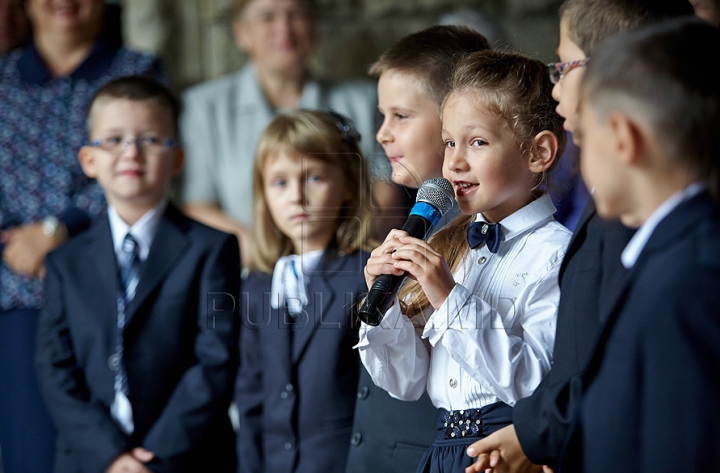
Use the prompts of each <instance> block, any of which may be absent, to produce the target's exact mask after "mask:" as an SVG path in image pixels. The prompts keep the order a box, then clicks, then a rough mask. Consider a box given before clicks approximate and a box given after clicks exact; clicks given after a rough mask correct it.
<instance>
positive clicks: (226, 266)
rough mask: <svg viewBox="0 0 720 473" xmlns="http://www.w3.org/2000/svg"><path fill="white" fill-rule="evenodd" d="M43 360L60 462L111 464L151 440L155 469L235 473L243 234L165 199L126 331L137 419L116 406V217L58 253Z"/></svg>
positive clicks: (49, 281)
mask: <svg viewBox="0 0 720 473" xmlns="http://www.w3.org/2000/svg"><path fill="white" fill-rule="evenodd" d="M45 266H46V268H47V276H46V278H45V287H46V303H45V306H44V307H43V309H42V312H41V316H40V320H39V324H38V338H37V340H38V342H37V354H36V368H37V374H38V379H39V382H40V387H41V390H42V393H43V396H44V399H45V402H46V404H47V407H48V410H49V412H50V414H51V416H52V418H53V420H54V421H55V424H56V426H57V428H58V432H59V440H58V451H57V454H56V460H55V461H56V466H55V471H56V472H58V473H66V472H67V473H71V472H72V473H75V472H93V473H95V472H97V473H100V472H104V471H105V470H106V468H107V467H108V466H109V465H110V463H111V462H112V461H113V460H114V459H115V458H116V457H117V456H118V455H120V454H121V453H123V452H125V451H128V450H129V449H131V448H133V447H136V446H142V447H144V448H146V449H148V450H150V451H152V452H154V453H155V455H156V457H157V459H156V460H154V461H153V462H152V463H150V464H148V467H149V468H150V469H151V470H153V471H157V472H197V471H220V472H230V471H234V469H235V457H234V448H233V445H234V435H233V431H232V426H231V424H230V421H229V418H228V415H227V410H228V406H229V404H230V401H231V397H232V387H233V380H234V377H235V373H236V370H237V363H238V356H237V335H238V326H239V318H238V317H237V308H236V307H235V306H236V304H235V303H234V301H233V299H235V301H237V298H238V296H239V287H240V258H239V252H238V243H237V239H236V238H235V237H234V236H231V235H227V234H225V233H221V232H218V231H216V230H213V229H211V228H208V227H206V226H204V225H202V224H200V223H197V222H195V221H194V220H191V219H189V218H187V217H186V216H184V215H183V214H182V213H180V211H179V210H177V209H176V208H175V207H174V206H172V204H170V205H168V207H167V210H166V211H165V213H164V215H163V217H162V220H161V222H160V225H159V226H158V230H157V234H156V236H155V239H154V240H153V244H152V247H151V248H150V253H149V255H148V258H147V260H146V261H145V263H144V264H143V267H142V269H141V273H140V280H139V282H138V286H137V289H136V293H135V297H134V299H133V300H132V302H131V303H130V304H129V305H128V307H127V314H126V325H125V329H124V331H123V339H124V357H123V360H124V364H125V367H126V370H127V378H128V384H129V391H130V392H129V399H130V402H131V403H132V406H133V420H134V423H135V430H134V432H133V434H132V435H131V436H126V435H124V434H123V433H122V432H121V431H120V429H119V428H118V427H117V425H116V424H115V422H114V421H113V419H112V418H111V416H110V413H109V409H110V405H111V404H112V402H113V399H114V396H115V392H114V382H115V373H114V371H113V370H112V369H111V367H110V366H109V359H110V357H111V356H112V355H113V354H114V353H115V351H116V334H117V296H118V279H117V277H118V276H117V273H118V265H117V259H116V256H115V251H114V249H113V241H112V236H111V233H110V224H109V222H108V219H107V218H103V219H101V220H99V221H98V222H96V224H95V225H94V226H93V227H91V228H90V229H89V230H88V231H86V232H84V233H81V234H80V235H78V236H77V237H75V238H73V239H71V240H70V241H68V242H67V243H66V244H65V245H63V246H61V247H60V248H58V249H57V250H56V251H54V252H53V253H51V254H49V255H48V257H47V259H46V261H45Z"/></svg>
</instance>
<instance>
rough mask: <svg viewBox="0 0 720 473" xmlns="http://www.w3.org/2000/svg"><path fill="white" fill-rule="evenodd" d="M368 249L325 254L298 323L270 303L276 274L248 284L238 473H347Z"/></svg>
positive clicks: (238, 388)
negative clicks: (357, 314) (359, 305)
mask: <svg viewBox="0 0 720 473" xmlns="http://www.w3.org/2000/svg"><path fill="white" fill-rule="evenodd" d="M368 257H369V254H368V253H366V252H363V251H357V252H355V253H352V254H350V255H345V256H335V255H334V253H333V252H332V251H331V250H328V251H326V252H325V254H324V255H323V258H322V259H321V261H320V263H319V265H318V267H317V269H316V270H315V271H313V272H312V273H311V274H310V279H309V283H308V295H309V297H308V298H309V302H308V304H307V305H306V306H305V307H304V309H303V313H302V314H301V315H300V317H299V319H298V322H297V323H295V324H293V319H292V318H291V317H290V316H289V315H288V313H287V311H286V310H285V309H281V310H278V309H272V308H271V306H270V289H271V282H272V275H269V274H262V273H251V274H250V275H249V276H248V278H247V279H246V280H245V281H244V282H243V294H242V302H241V310H240V313H241V328H240V370H239V372H238V377H237V381H236V385H235V402H236V404H237V406H238V411H239V415H240V425H239V430H238V439H237V455H238V465H239V466H238V471H239V472H253V473H258V472H280V471H282V472H285V473H289V472H298V473H311V472H312V473H316V472H323V473H332V472H337V473H343V472H344V471H345V462H346V460H347V454H348V447H349V445H350V429H351V427H352V420H353V410H354V408H355V390H356V388H357V381H358V367H359V365H360V359H359V355H358V353H357V351H356V350H354V349H353V346H354V345H355V344H356V343H357V331H358V327H357V322H355V310H356V303H357V301H358V299H359V297H361V296H362V295H363V294H364V293H366V292H367V287H366V285H365V278H364V276H363V268H364V267H365V262H366V261H367V258H368Z"/></svg>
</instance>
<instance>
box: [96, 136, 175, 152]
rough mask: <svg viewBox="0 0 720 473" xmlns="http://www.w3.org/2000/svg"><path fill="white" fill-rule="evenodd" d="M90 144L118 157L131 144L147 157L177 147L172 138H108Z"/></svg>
mask: <svg viewBox="0 0 720 473" xmlns="http://www.w3.org/2000/svg"><path fill="white" fill-rule="evenodd" d="M90 144H91V145H92V146H95V147H98V148H101V149H104V150H105V151H107V152H109V153H112V154H114V155H116V156H119V155H121V154H122V153H124V152H125V151H126V150H127V149H128V147H129V146H130V145H131V144H134V145H135V147H136V148H137V149H139V150H140V151H142V152H143V154H145V155H147V156H157V155H159V154H163V153H165V152H166V151H167V150H169V149H170V148H172V147H173V146H175V145H176V142H175V140H171V139H170V138H158V137H155V136H138V137H135V138H129V139H124V138H122V137H120V136H106V137H105V138H101V139H99V140H95V141H93V142H92V143H90Z"/></svg>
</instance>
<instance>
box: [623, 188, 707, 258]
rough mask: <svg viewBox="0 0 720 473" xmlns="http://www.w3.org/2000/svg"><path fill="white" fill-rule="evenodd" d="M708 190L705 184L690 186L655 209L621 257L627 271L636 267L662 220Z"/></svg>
mask: <svg viewBox="0 0 720 473" xmlns="http://www.w3.org/2000/svg"><path fill="white" fill-rule="evenodd" d="M706 188H707V185H706V184H704V183H700V182H696V183H694V184H690V185H689V186H688V187H687V188H686V189H685V190H682V191H679V192H676V193H675V194H673V195H672V196H670V198H669V199H667V200H666V201H665V202H663V203H662V204H661V205H660V207H658V208H657V209H655V212H653V214H652V215H650V218H648V219H647V220H646V221H645V223H643V224H642V226H641V227H640V228H639V229H638V231H637V232H635V235H633V237H632V238H631V239H630V242H629V243H628V244H627V246H626V247H625V249H624V250H623V252H622V254H621V255H620V261H622V264H623V266H625V268H626V269H630V268H632V267H633V266H635V263H636V262H637V260H638V258H639V257H640V253H642V250H643V248H645V245H646V244H647V242H648V240H650V237H651V236H652V234H653V232H654V231H655V228H656V227H657V226H658V225H659V224H660V222H662V220H663V219H664V218H665V217H667V216H668V215H669V214H670V212H672V211H673V210H674V209H675V207H677V206H678V205H680V204H682V203H683V202H685V201H686V200H689V199H691V198H693V197H695V196H696V195H698V194H699V193H701V192H702V191H704V190H705V189H706Z"/></svg>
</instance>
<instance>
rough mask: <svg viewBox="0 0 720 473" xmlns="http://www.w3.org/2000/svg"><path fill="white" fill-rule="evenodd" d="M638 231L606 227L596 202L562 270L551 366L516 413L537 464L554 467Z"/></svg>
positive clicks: (580, 224) (575, 236)
mask: <svg viewBox="0 0 720 473" xmlns="http://www.w3.org/2000/svg"><path fill="white" fill-rule="evenodd" d="M633 233H634V231H633V230H630V229H628V228H626V227H624V226H623V225H622V224H621V223H620V222H618V221H612V222H609V221H604V220H602V219H601V218H600V217H599V216H598V215H597V212H596V211H595V205H594V203H593V201H592V199H591V200H590V201H589V202H588V204H587V205H586V207H585V210H584V212H583V214H582V216H581V217H580V220H579V221H578V225H577V228H576V230H575V232H574V233H573V237H572V240H570V245H569V246H568V251H567V253H566V254H565V258H564V259H563V262H562V265H561V266H560V275H559V279H560V305H559V308H558V320H557V328H556V334H555V348H554V353H553V360H554V361H553V365H552V369H551V370H550V372H549V373H548V374H547V375H546V376H545V377H544V378H543V380H542V382H541V383H540V385H539V386H538V387H537V388H536V390H535V392H533V394H532V395H531V396H529V397H527V398H525V399H521V400H519V401H518V402H517V404H516V405H515V408H514V409H513V423H514V425H515V432H516V434H517V436H518V439H519V441H520V445H521V446H522V449H523V452H524V453H525V455H526V456H527V457H528V458H529V459H530V460H531V461H532V462H534V463H537V464H543V465H551V466H555V465H556V463H557V460H558V457H559V456H560V451H561V450H562V446H563V441H564V440H565V436H566V435H567V431H568V428H569V426H570V422H571V420H572V415H573V413H574V410H575V406H576V405H577V403H578V402H579V400H580V398H581V396H582V389H581V382H580V379H581V378H580V375H581V373H582V370H583V369H584V367H585V366H586V365H587V362H588V360H589V358H590V355H591V353H592V348H593V346H595V342H596V339H597V337H598V335H599V334H600V329H601V327H602V323H601V314H603V313H607V311H608V310H609V307H608V306H609V304H612V301H614V300H615V295H616V294H617V292H618V291H619V289H620V284H621V282H622V281H623V278H624V275H625V272H626V271H625V268H624V267H623V266H622V264H621V262H620V254H621V253H622V250H623V249H624V248H625V246H626V245H627V243H628V241H630V238H631V237H632V235H633Z"/></svg>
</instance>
